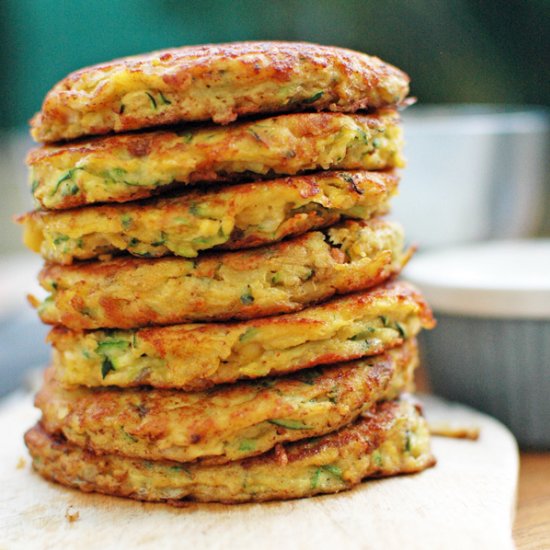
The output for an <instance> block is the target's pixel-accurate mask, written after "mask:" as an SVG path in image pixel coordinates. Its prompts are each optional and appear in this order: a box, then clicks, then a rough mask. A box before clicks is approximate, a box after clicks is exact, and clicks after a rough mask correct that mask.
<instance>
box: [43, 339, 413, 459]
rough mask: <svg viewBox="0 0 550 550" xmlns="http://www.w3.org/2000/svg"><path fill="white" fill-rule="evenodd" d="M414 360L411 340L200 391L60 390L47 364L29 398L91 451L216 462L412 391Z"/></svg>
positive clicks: (322, 430) (345, 420) (307, 433)
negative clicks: (380, 351)
mask: <svg viewBox="0 0 550 550" xmlns="http://www.w3.org/2000/svg"><path fill="white" fill-rule="evenodd" d="M417 363H418V353H417V348H416V344H415V343H414V342H413V343H412V344H409V343H407V344H406V345H404V346H401V347H399V348H395V349H393V350H391V351H390V352H388V354H385V355H377V356H374V357H371V358H368V359H362V360H359V361H354V362H351V363H342V364H340V365H336V366H331V367H324V368H318V369H306V370H303V371H301V372H299V373H296V374H293V375H291V376H288V377H281V378H263V379H261V380H258V381H254V382H238V383H235V384H230V385H224V386H217V387H214V388H212V389H210V390H207V391H205V392H182V391H179V390H154V389H149V388H137V389H128V388H126V389H124V390H120V389H119V388H100V389H89V388H76V387H75V388H70V389H65V388H64V387H63V386H62V385H61V384H60V383H59V382H57V381H56V380H55V379H54V378H53V375H54V372H53V371H51V370H50V371H48V373H47V376H46V381H45V384H44V386H43V387H42V389H41V390H40V391H39V392H38V394H37V396H36V400H35V405H36V406H37V407H38V408H39V409H40V410H41V411H42V420H41V422H42V424H43V425H44V427H45V428H46V430H47V431H48V432H50V433H57V432H60V433H63V435H64V436H65V437H66V438H67V439H68V440H69V441H70V442H72V443H74V444H76V445H78V446H80V447H83V448H90V449H92V450H94V451H95V452H100V453H115V454H121V455H123V456H132V457H137V458H145V459H149V460H161V459H168V460H177V461H179V462H191V461H195V460H198V459H201V460H207V461H210V462H219V463H221V462H227V461H231V460H239V459H241V458H244V457H247V456H254V455H258V454H261V453H264V452H266V451H268V450H269V449H271V448H273V447H274V446H275V445H277V444H278V443H282V442H284V441H296V440H298V439H303V438H305V437H316V436H319V435H323V434H326V433H329V432H332V431H334V430H337V429H339V428H341V427H342V426H344V425H346V424H349V423H350V422H352V421H353V420H354V419H355V418H357V416H358V415H359V414H361V412H363V411H365V410H367V409H369V408H370V407H372V405H373V404H374V403H376V402H377V401H383V400H390V399H395V398H396V397H397V396H398V395H399V394H400V393H401V392H403V391H410V390H411V389H412V388H411V384H412V380H413V371H414V368H415V367H416V366H417Z"/></svg>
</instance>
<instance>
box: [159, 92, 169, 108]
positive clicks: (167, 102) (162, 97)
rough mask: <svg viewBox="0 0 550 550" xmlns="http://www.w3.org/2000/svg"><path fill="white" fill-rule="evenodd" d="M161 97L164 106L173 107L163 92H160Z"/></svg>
mask: <svg viewBox="0 0 550 550" xmlns="http://www.w3.org/2000/svg"><path fill="white" fill-rule="evenodd" d="M159 96H160V100H161V102H162V104H163V105H172V102H171V101H170V100H169V99H168V98H167V97H166V96H165V95H164V94H163V93H162V92H159Z"/></svg>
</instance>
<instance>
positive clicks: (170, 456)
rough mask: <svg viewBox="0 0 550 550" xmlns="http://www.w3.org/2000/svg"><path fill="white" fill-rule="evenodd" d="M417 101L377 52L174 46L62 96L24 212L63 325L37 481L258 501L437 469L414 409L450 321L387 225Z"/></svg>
mask: <svg viewBox="0 0 550 550" xmlns="http://www.w3.org/2000/svg"><path fill="white" fill-rule="evenodd" d="M407 93H408V78H407V76H406V75H405V74H404V73H402V72H401V71H399V70H398V69H396V68H394V67H392V66H390V65H387V64H385V63H383V62H382V61H380V60H379V59H376V58H372V57H369V56H366V55H364V54H360V53H357V52H351V51H348V50H342V49H338V48H328V47H322V46H315V45H311V44H298V43H296V44H293V43H240V44H228V45H221V46H201V47H187V48H181V49H176V50H168V51H164V52H157V53H153V54H149V55H146V56H141V57H135V58H127V59H123V60H118V61H114V62H112V63H108V64H104V65H98V66H96V67H90V68H86V69H83V70H81V71H78V72H76V73H73V74H71V75H69V76H68V77H67V78H66V79H64V80H63V81H61V82H60V83H59V84H57V85H56V86H55V87H54V88H53V90H52V91H51V92H49V94H48V95H47V96H46V99H45V101H44V104H43V108H42V111H41V113H39V114H38V115H37V116H36V117H35V119H34V120H33V122H32V125H33V129H32V134H33V136H34V137H35V139H37V140H38V141H42V142H45V143H46V145H43V146H42V147H40V148H38V149H36V150H34V151H32V152H31V153H30V155H29V158H28V163H29V166H30V170H31V181H32V190H33V194H34V196H35V198H36V200H37V201H38V204H39V206H40V207H39V209H37V210H36V211H35V212H32V213H29V214H27V215H25V216H22V217H21V221H22V223H23V224H24V225H25V240H26V243H27V244H28V246H29V247H30V248H32V249H33V250H35V251H36V252H39V253H40V254H42V255H43V257H44V258H45V259H46V261H47V263H46V266H45V268H44V270H43V271H42V273H41V275H40V281H41V283H42V285H43V287H44V288H45V289H46V290H47V291H49V292H50V295H49V297H48V298H46V299H45V300H43V301H41V302H40V301H39V300H37V299H36V298H33V302H34V304H35V305H36V306H37V308H38V312H39V315H40V317H41V319H42V320H43V321H44V322H45V323H49V324H53V325H55V328H54V329H53V330H52V332H51V335H50V342H51V343H52V345H53V348H54V357H53V364H52V367H51V368H50V369H49V370H48V372H47V375H46V379H45V383H44V386H43V388H42V389H41V391H40V392H39V394H38V396H37V398H36V404H37V406H38V407H39V408H40V409H41V411H42V420H41V422H40V423H39V424H38V425H37V426H36V427H34V428H32V429H31V430H30V431H29V432H28V433H27V435H26V442H27V445H28V447H29V449H30V452H31V454H32V456H33V459H34V466H35V468H36V469H37V470H38V471H39V472H40V473H41V474H42V475H44V476H45V477H47V478H49V479H52V480H55V481H58V482H60V483H63V484H65V485H69V486H73V487H78V488H80V489H82V490H84V491H98V492H103V493H107V494H115V495H121V496H127V497H133V498H138V499H143V500H167V501H171V502H175V501H178V500H180V499H185V498H189V499H196V500H203V501H222V502H243V501H250V500H268V499H279V498H294V497H301V496H307V495H313V494H317V493H330V492H336V491H340V490H342V489H346V488H349V487H351V486H353V485H355V484H357V483H359V482H360V481H361V480H362V479H364V478H365V477H368V476H385V475H392V474H398V473H406V472H415V471H419V470H421V469H423V468H426V467H428V466H430V465H432V464H433V457H432V455H431V453H430V447H429V435H428V431H427V428H426V424H425V421H424V420H423V419H422V417H421V415H420V413H419V411H418V407H416V406H415V405H414V404H412V403H411V402H410V401H408V400H407V399H405V398H400V396H401V395H402V394H403V393H404V392H406V391H409V390H410V389H411V387H412V381H413V371H414V368H415V367H416V365H417V362H418V352H417V347H416V342H415V340H414V337H415V335H416V334H417V333H418V332H419V330H420V329H421V328H423V327H424V328H431V327H432V325H433V319H432V317H431V312H430V310H429V308H428V306H427V305H426V304H425V302H424V301H423V299H422V297H421V296H420V295H419V294H418V293H417V292H416V291H415V290H414V289H413V288H411V287H410V286H408V285H407V284H405V283H402V282H399V281H395V280H393V278H394V276H396V275H397V274H398V273H399V271H400V269H401V268H402V266H403V265H404V263H405V262H406V261H407V259H408V257H409V255H410V252H409V251H407V250H406V249H405V248H404V238H403V234H402V230H401V228H400V227H399V226H398V225H397V224H395V223H392V222H389V221H386V220H385V219H383V218H381V217H380V216H381V215H383V214H385V213H386V212H387V211H388V202H389V200H390V199H391V197H392V196H393V195H394V194H395V192H396V189H397V184H398V175H397V174H396V173H394V171H393V170H394V168H398V167H400V166H401V165H402V162H403V161H402V157H401V147H402V137H401V130H400V127H399V116H398V114H397V111H396V107H397V106H398V105H402V104H403V103H404V102H405V98H406V96H407ZM359 111H360V113H361V114H358V112H359ZM276 113H286V114H276ZM245 116H247V117H248V118H243V117H245ZM252 117H253V118H252ZM168 124H170V125H172V126H167V125H168ZM131 130H137V131H138V132H135V133H131V132H129V131H131ZM123 132H126V133H123ZM89 136H100V137H93V138H90V137H89ZM67 140H73V141H69V142H67V143H61V142H64V141H67ZM53 142H57V143H55V144H54V143H53ZM390 279H391V280H390Z"/></svg>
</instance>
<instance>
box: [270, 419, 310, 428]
mask: <svg viewBox="0 0 550 550" xmlns="http://www.w3.org/2000/svg"><path fill="white" fill-rule="evenodd" d="M268 422H269V423H270V424H274V425H275V426H280V427H281V428H286V429H287V430H311V426H307V425H306V424H304V423H303V422H300V421H299V420H285V419H282V420H281V419H278V418H272V419H271V420H268Z"/></svg>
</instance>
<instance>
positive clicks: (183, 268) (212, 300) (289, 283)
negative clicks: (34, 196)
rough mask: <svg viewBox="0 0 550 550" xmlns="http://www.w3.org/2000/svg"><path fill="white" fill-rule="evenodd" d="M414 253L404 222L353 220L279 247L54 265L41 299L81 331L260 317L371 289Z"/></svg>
mask: <svg viewBox="0 0 550 550" xmlns="http://www.w3.org/2000/svg"><path fill="white" fill-rule="evenodd" d="M408 257H409V254H408V253H406V252H404V250H403V233H402V230H401V228H400V226H398V225H396V224H394V223H390V222H384V221H380V220H371V221H369V222H362V221H351V220H348V221H346V222H343V223H340V224H338V225H335V226H333V227H331V228H329V229H326V230H324V231H312V232H309V233H305V234H304V235H302V236H300V237H296V238H294V239H291V240H288V241H282V242H280V243H277V244H274V245H271V246H265V247H261V248H256V249H252V250H244V251H234V252H224V253H219V254H212V255H205V256H201V257H199V258H197V259H196V260H186V259H183V258H158V259H151V260H146V259H140V258H117V259H114V260H110V261H107V262H88V263H81V264H74V265H70V266H61V265H47V266H46V267H45V268H44V270H43V271H42V272H41V274H40V282H41V284H42V286H43V287H44V288H45V289H46V290H47V291H49V292H51V295H50V296H49V297H48V298H47V299H46V300H45V301H44V302H42V303H40V302H38V301H37V300H34V299H33V301H34V303H35V304H36V305H37V306H38V311H39V315H40V317H41V319H42V320H43V321H44V322H45V323H50V324H61V325H64V326H66V327H68V328H71V329H75V330H80V329H96V328H121V329H124V328H137V327H143V326H149V325H169V324H175V323H183V322H189V321H191V322H192V321H208V320H226V319H253V318H258V317H265V316H268V315H274V314H277V313H285V312H291V311H298V310H300V309H302V308H304V307H305V306H306V305H308V304H311V303H313V302H317V301H319V300H324V299H327V298H330V297H331V296H334V295H335V294H344V293H350V292H354V291H358V290H364V289H366V288H368V287H371V286H374V285H376V284H378V283H380V282H382V281H384V280H385V279H387V278H388V277H390V276H391V275H393V274H395V273H397V272H399V270H400V269H401V267H402V266H403V264H404V263H405V262H406V261H407V259H408Z"/></svg>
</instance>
